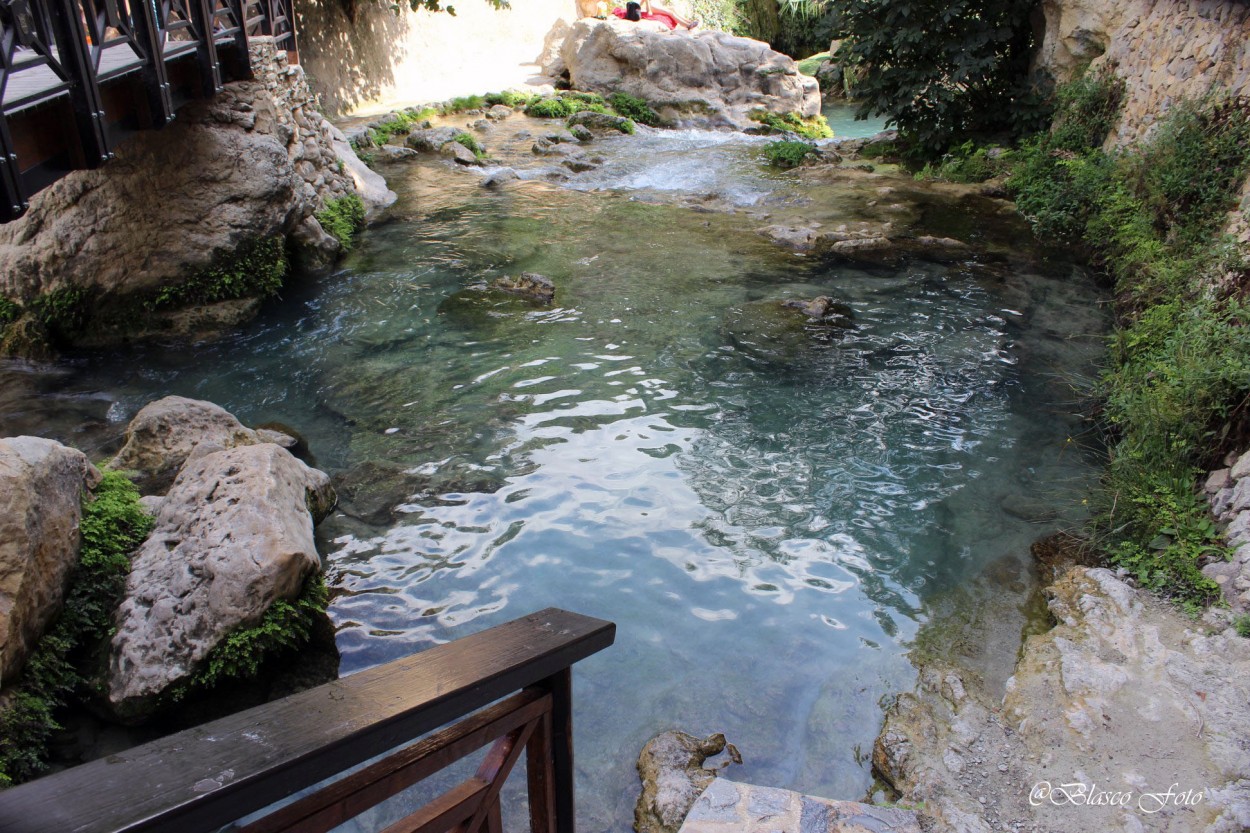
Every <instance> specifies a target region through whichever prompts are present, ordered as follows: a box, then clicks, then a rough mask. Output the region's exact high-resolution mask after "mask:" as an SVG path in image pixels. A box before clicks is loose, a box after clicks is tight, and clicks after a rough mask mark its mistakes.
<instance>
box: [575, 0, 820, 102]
mask: <svg viewBox="0 0 1250 833" xmlns="http://www.w3.org/2000/svg"><path fill="white" fill-rule="evenodd" d="M560 57H561V61H562V62H563V64H564V65H565V66H566V67H567V69H568V72H569V79H570V81H571V83H572V85H573V87H574V89H578V90H586V91H589V92H600V93H612V92H624V93H628V94H629V95H633V96H637V97H639V98H644V99H646V100H647V101H648V102H650V104H651V106H652V107H655V108H656V109H657V110H658V111H659V112H660V113H661V115H665V116H668V117H670V118H673V119H674V120H677V121H681V122H686V123H691V124H711V125H717V126H730V127H747V126H750V124H751V122H750V120H749V119H748V118H747V116H748V114H749V113H750V112H751V111H752V110H757V109H764V110H768V111H771V112H774V113H799V114H801V115H803V116H805V117H806V116H815V115H817V114H818V113H819V112H820V88H819V85H818V84H817V82H816V79H814V78H809V77H807V76H805V75H801V74H800V73H799V71H798V67H797V65H796V64H795V63H794V61H793V60H792V59H791V58H789V57H787V56H785V55H782V54H781V53H779V52H774V51H773V50H772V49H771V48H769V46H768V44H766V43H762V42H760V41H755V40H751V39H749V38H739V37H735V36H734V35H730V34H727V33H725V32H716V31H700V32H693V33H688V32H669V31H667V30H664V31H661V29H660V28H659V27H657V26H652V25H646V24H645V23H644V24H640V23H631V22H629V21H622V20H616V19H612V20H594V19H583V20H579V21H577V22H576V23H574V24H573V27H572V29H571V31H570V32H569V35H568V37H567V38H565V41H564V45H563V47H562V48H561V50H560Z"/></svg>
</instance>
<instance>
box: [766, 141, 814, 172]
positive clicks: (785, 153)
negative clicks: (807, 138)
mask: <svg viewBox="0 0 1250 833" xmlns="http://www.w3.org/2000/svg"><path fill="white" fill-rule="evenodd" d="M815 152H816V146H815V145H812V144H809V143H808V142H790V141H780V142H769V143H768V144H767V145H765V146H764V158H765V159H767V160H768V162H769V164H770V165H775V166H776V167H778V168H796V167H798V166H799V165H802V164H803V160H804V159H806V158H807V157H808V156H809V155H810V154H813V153H815Z"/></svg>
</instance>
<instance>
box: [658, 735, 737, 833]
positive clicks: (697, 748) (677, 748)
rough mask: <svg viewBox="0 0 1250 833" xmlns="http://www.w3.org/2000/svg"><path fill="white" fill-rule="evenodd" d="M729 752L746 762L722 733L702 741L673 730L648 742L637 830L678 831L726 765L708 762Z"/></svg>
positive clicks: (733, 759)
mask: <svg viewBox="0 0 1250 833" xmlns="http://www.w3.org/2000/svg"><path fill="white" fill-rule="evenodd" d="M726 751H727V752H728V753H729V756H730V760H732V761H734V762H736V763H742V757H741V755H739V754H738V750H737V749H736V748H735V747H734V745H733V744H731V743H728V742H727V741H726V740H725V736H724V735H722V734H719V733H718V734H715V735H709V736H708V737H706V738H704V739H702V740H700V739H699V738H696V737H694V736H693V735H688V734H686V733H685V732H679V731H675V730H673V731H668V732H664V733H662V734H659V735H656V736H655V737H653V738H652V739H651V740H649V741H647V744H646V746H644V747H643V748H642V754H641V755H639V756H638V775H639V777H641V778H642V793H641V794H640V795H639V796H638V803H637V805H636V806H635V807H634V830H635V831H637V833H677V829H678V828H680V827H681V823H682V822H683V821H684V820H685V818H686V814H687V813H688V812H689V811H690V808H691V806H692V805H693V804H694V802H695V799H697V798H698V797H699V794H700V793H701V792H703V790H704V789H706V788H707V786H708V785H709V784H711V783H712V780H713V779H715V778H716V773H717V772H718V771H719V769H720V768H722V767H717V768H708V767H705V766H704V763H705V762H706V761H707V759H708V758H711V757H712V756H714V755H719V754H721V753H722V752H726ZM724 765H725V766H728V763H725V764H724Z"/></svg>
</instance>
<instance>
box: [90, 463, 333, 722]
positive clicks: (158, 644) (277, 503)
mask: <svg viewBox="0 0 1250 833" xmlns="http://www.w3.org/2000/svg"><path fill="white" fill-rule="evenodd" d="M334 501H335V495H334V489H333V488H332V487H331V485H330V478H329V477H328V476H327V475H325V474H324V473H322V472H320V471H317V470H316V469H310V468H309V467H308V466H306V465H304V464H303V463H301V462H300V461H299V460H296V459H295V458H294V457H293V456H291V454H290V453H289V452H287V451H286V450H285V449H283V448H281V447H279V446H277V445H274V444H272V443H261V444H257V445H243V446H239V447H236V448H230V449H223V450H218V451H214V452H212V453H209V454H206V455H203V456H193V457H192V458H191V459H189V460H188V462H187V463H186V465H184V466H183V468H182V470H181V471H180V472H179V474H178V478H177V479H176V480H175V481H174V485H173V487H172V488H171V489H170V490H169V494H168V495H167V496H166V497H165V499H164V501H162V503H161V505H160V510H159V512H158V514H157V516H156V527H155V528H154V529H153V531H152V533H151V535H149V536H148V539H147V540H146V541H144V543H143V545H142V546H141V547H140V548H139V551H138V552H137V553H136V554H135V557H134V560H133V563H132V567H131V572H130V575H129V576H128V578H127V580H126V594H125V598H124V599H123V601H122V603H121V605H120V606H119V608H118V612H117V633H116V635H115V636H114V637H113V639H112V644H111V647H110V651H109V671H108V703H109V706H110V707H111V709H112V710H113V711H114V712H115V713H116V714H117V715H118V716H119V717H120V718H122V719H124V720H140V719H143V718H144V717H146V716H147V715H148V714H149V713H150V711H151V709H153V708H154V707H156V706H157V705H158V704H159V702H160V697H161V695H162V694H164V693H165V692H166V691H168V690H169V688H170V687H171V686H173V685H175V684H176V683H178V682H180V681H183V680H186V679H187V678H189V677H191V676H193V675H194V674H195V673H196V671H198V670H199V667H200V665H201V664H202V662H203V661H204V659H205V658H206V657H207V656H208V655H209V653H210V652H211V651H212V650H213V648H215V647H216V646H217V645H218V644H219V643H220V642H221V641H222V640H223V639H225V638H226V637H227V636H228V635H229V634H230V633H231V632H232V631H234V630H235V629H237V628H240V627H252V626H254V625H256V624H258V623H259V622H260V620H261V618H262V617H263V616H264V614H265V612H266V611H267V610H268V609H269V607H270V606H271V605H272V604H273V603H274V602H275V601H276V600H278V599H286V600H292V599H294V598H295V597H296V596H297V595H298V594H299V592H300V591H301V589H302V588H303V586H304V582H305V580H306V579H307V578H308V577H309V576H311V575H312V574H314V573H315V572H317V571H318V570H319V569H320V568H321V560H320V557H319V556H318V555H317V550H316V546H315V544H314V541H313V525H314V524H315V523H316V522H317V521H319V520H321V518H323V517H324V516H325V515H326V514H327V513H328V512H329V511H330V509H331V508H332V507H333V505H334Z"/></svg>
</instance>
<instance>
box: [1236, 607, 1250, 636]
mask: <svg viewBox="0 0 1250 833" xmlns="http://www.w3.org/2000/svg"><path fill="white" fill-rule="evenodd" d="M1233 627H1234V628H1235V629H1236V630H1237V635H1238V636H1240V637H1242V638H1243V639H1250V613H1243V614H1242V615H1241V616H1238V617H1237V618H1236V619H1234V620H1233Z"/></svg>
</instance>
